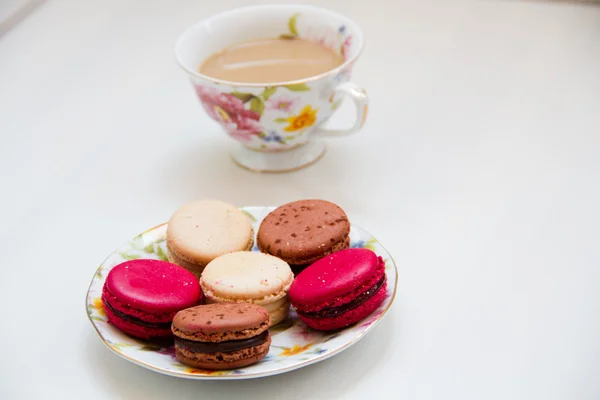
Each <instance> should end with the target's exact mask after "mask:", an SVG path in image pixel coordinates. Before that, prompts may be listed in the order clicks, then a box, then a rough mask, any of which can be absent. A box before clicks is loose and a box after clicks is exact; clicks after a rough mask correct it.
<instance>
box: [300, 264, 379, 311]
mask: <svg viewBox="0 0 600 400" xmlns="http://www.w3.org/2000/svg"><path fill="white" fill-rule="evenodd" d="M384 282H385V274H384V275H383V276H382V277H381V279H380V280H379V282H377V283H376V284H374V285H373V286H371V287H370V288H369V289H368V290H366V291H365V292H363V293H362V294H360V295H359V296H357V297H356V298H355V299H354V300H352V301H350V302H348V303H346V304H342V305H341V306H339V307H333V308H325V309H323V310H320V311H313V312H302V311H299V310H296V312H297V313H298V314H300V315H302V316H304V317H308V318H330V317H337V316H338V315H340V314H343V313H345V312H346V311H349V310H352V309H353V308H356V307H358V306H360V305H361V304H363V303H364V302H366V301H367V300H369V299H370V298H371V297H373V296H375V294H376V293H377V292H378V291H379V289H381V286H383V283H384Z"/></svg>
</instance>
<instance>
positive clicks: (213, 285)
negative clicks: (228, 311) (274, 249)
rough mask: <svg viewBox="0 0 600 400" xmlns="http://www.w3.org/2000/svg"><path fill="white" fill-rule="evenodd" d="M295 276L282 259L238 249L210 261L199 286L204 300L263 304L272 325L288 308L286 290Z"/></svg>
mask: <svg viewBox="0 0 600 400" xmlns="http://www.w3.org/2000/svg"><path fill="white" fill-rule="evenodd" d="M293 279H294V274H293V273H292V270H291V269H290V266H289V265H288V264H287V263H286V262H285V261H283V260H281V259H279V258H277V257H273V256H270V255H268V254H263V253H259V252H251V251H240V252H236V253H229V254H225V255H222V256H221V257H218V258H216V259H214V260H213V261H211V262H210V263H209V264H208V265H207V266H206V268H205V269H204V272H202V276H201V277H200V286H201V287H202V290H203V291H204V294H205V297H206V302H207V303H254V304H258V305H261V306H263V307H264V308H265V309H266V310H267V311H268V312H269V315H270V317H271V325H276V324H278V323H280V322H281V321H283V320H284V319H285V318H286V317H287V315H288V312H289V309H290V299H289V296H288V291H289V289H290V285H291V284H292V281H293Z"/></svg>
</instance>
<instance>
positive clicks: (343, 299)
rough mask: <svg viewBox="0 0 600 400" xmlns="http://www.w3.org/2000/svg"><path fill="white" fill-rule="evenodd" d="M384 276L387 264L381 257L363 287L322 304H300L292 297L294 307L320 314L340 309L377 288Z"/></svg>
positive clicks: (326, 300)
mask: <svg viewBox="0 0 600 400" xmlns="http://www.w3.org/2000/svg"><path fill="white" fill-rule="evenodd" d="M384 275H385V263H384V262H383V259H382V258H381V257H379V258H378V265H377V268H376V269H375V271H374V272H373V275H372V276H371V277H370V278H369V279H367V280H366V281H365V282H364V283H363V284H362V285H361V286H359V287H357V288H356V289H354V290H353V291H351V292H349V293H344V294H342V295H341V296H337V297H331V298H328V299H325V300H323V301H322V302H320V303H309V304H306V305H304V304H300V303H298V302H296V301H295V298H293V297H291V296H290V297H291V300H292V304H293V305H294V307H296V308H297V309H298V310H300V311H304V312H318V311H320V310H323V309H326V308H335V307H340V306H343V305H344V304H347V303H349V302H351V301H352V300H354V299H355V298H357V297H358V296H360V295H361V294H363V293H364V292H366V291H367V290H369V289H370V288H372V287H373V286H375V284H376V283H377V282H380V281H381V278H383V277H384Z"/></svg>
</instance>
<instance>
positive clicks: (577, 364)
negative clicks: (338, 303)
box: [0, 0, 600, 400]
mask: <svg viewBox="0 0 600 400" xmlns="http://www.w3.org/2000/svg"><path fill="white" fill-rule="evenodd" d="M254 3H266V2H262V1H260V2H250V1H235V0H219V1H200V0H190V1H177V2H175V1H142V0H139V1H124V0H105V1H68V0H62V1H61V0H49V1H47V2H46V3H45V4H43V5H41V6H40V7H39V8H37V9H36V10H35V11H34V12H33V13H32V15H30V16H29V17H28V18H26V19H25V20H23V21H22V22H21V23H19V24H18V25H17V26H16V27H15V28H14V29H12V30H11V31H10V32H8V33H7V34H5V35H4V36H3V37H0V140H1V142H0V171H1V172H0V174H1V175H0V176H1V182H0V188H1V193H2V195H1V196H0V235H1V236H0V238H1V242H0V243H2V250H1V252H0V265H1V266H2V270H3V275H2V277H1V278H0V296H1V301H0V318H1V321H2V322H1V324H2V328H1V329H0V343H1V344H2V353H1V354H2V356H1V358H0V398H2V399H34V398H60V399H66V398H85V399H94V398H99V399H104V398H126V399H136V398H139V399H162V398H176V399H197V398H206V399H208V398H210V399H217V398H244V399H266V398H286V399H317V398H323V399H332V398H336V399H337V398H344V399H365V398H370V399H377V398H394V399H460V400H467V399H545V400H550V399H577V400H582V399H598V398H600V381H599V380H598V376H599V375H600V339H599V338H600V228H599V226H600V7H598V6H592V5H583V4H579V5H577V4H565V3H558V2H539V1H494V0H489V1H477V2H470V1H440V2H435V3H434V2H426V1H414V2H408V1H393V2H385V1H383V0H370V1H343V0H339V1H333V0H331V1H325V0H323V1H320V2H317V1H315V2H312V4H317V5H323V6H326V7H328V8H331V9H334V10H337V11H340V12H343V13H345V14H347V15H348V16H349V17H351V18H353V19H355V20H356V21H357V22H358V23H359V24H360V25H361V26H362V27H363V29H364V33H365V35H366V42H367V47H366V49H365V51H364V53H363V56H362V57H361V59H360V62H359V63H358V64H357V67H356V69H355V76H354V81H355V82H356V83H357V84H359V85H362V86H364V87H365V88H366V89H367V91H368V93H369V95H370V98H371V107H370V115H369V119H368V121H367V124H366V126H365V128H364V130H363V131H362V132H360V133H359V134H357V135H355V136H353V137H350V138H346V139H339V140H331V141H329V142H328V153H327V155H326V156H325V158H323V159H322V160H321V161H320V162H318V163H317V164H315V165H313V166H311V167H309V168H307V169H304V170H301V171H298V172H295V173H290V174H274V175H261V174H254V173H251V172H248V171H245V170H242V169H240V168H238V167H237V166H236V165H234V164H233V163H232V162H231V160H230V158H229V156H228V149H229V146H230V144H231V142H230V140H229V139H228V138H227V137H226V136H225V135H224V134H223V133H222V132H221V131H220V129H219V127H218V126H217V125H216V124H215V123H213V122H212V121H211V120H209V118H208V117H207V116H206V115H205V114H204V112H203V111H202V109H201V107H200V105H199V103H198V101H197V99H196V98H195V95H194V93H193V90H192V89H191V87H190V86H189V84H188V81H187V78H186V76H185V74H184V73H183V72H182V71H181V70H180V69H179V68H178V66H177V65H176V64H175V61H174V56H173V43H174V41H175V40H176V38H177V36H178V35H179V34H180V33H181V31H182V30H183V29H185V27H187V26H188V25H189V24H191V23H193V22H195V21H196V20H198V19H201V18H203V17H207V16H209V15H211V14H214V13H216V12H218V11H221V10H226V9H230V8H232V7H235V6H241V5H248V4H254ZM386 4H387V5H386ZM391 4H393V5H391ZM347 106H349V105H347ZM336 117H337V118H336V120H335V121H334V123H337V124H339V125H344V124H349V120H350V119H351V118H352V109H351V107H346V106H344V107H343V108H342V109H341V110H340V113H339V114H338V115H337V116H336ZM205 197H212V198H219V199H222V200H225V201H228V202H231V203H234V204H236V205H278V204H282V203H284V202H287V201H291V200H296V199H301V198H312V197H318V198H323V199H328V200H331V201H334V202H337V203H338V204H339V205H340V206H342V207H343V208H344V209H345V210H346V211H347V213H348V215H349V216H350V218H351V220H352V221H353V222H354V223H355V224H358V225H359V226H362V227H364V228H366V229H367V230H368V231H369V232H371V233H372V234H374V235H375V236H376V237H377V238H378V239H379V240H380V241H381V242H382V244H383V245H384V246H386V247H387V248H388V250H389V251H390V252H391V253H392V254H393V256H394V258H395V260H396V262H397V263H398V266H399V272H400V275H399V277H400V280H399V293H398V296H397V297H396V302H395V305H394V306H393V307H392V309H391V312H390V313H389V314H388V316H387V317H386V318H385V320H384V321H383V322H382V323H381V324H380V325H378V326H377V328H376V329H374V331H373V332H371V334H369V335H368V336H367V337H366V338H365V339H364V340H362V341H361V342H359V343H358V344H357V345H356V346H354V347H352V348H350V349H349V350H347V351H346V352H344V353H342V354H340V355H338V356H336V357H333V358H332V359H330V360H327V361H325V362H322V363H319V364H317V365H314V366H310V367H307V368H304V369H301V370H298V371H295V372H292V373H288V374H284V375H280V376H276V377H271V378H266V379H258V380H252V381H243V382H200V381H187V380H182V379H177V378H171V377H167V376H162V375H159V374H156V373H154V372H151V371H148V370H145V369H143V368H141V367H138V366H136V365H133V364H131V363H129V362H127V361H125V360H122V359H120V358H119V357H117V356H115V355H114V354H112V353H111V352H110V351H109V350H108V349H107V348H105V347H104V345H103V344H102V343H101V342H100V340H99V339H98V338H97V337H96V333H95V332H94V330H93V328H92V326H91V324H90V323H89V321H88V319H87V317H86V314H85V307H84V306H85V304H84V298H85V293H86V289H87V286H88V284H89V281H90V280H91V278H92V275H93V274H94V271H95V269H96V268H97V266H98V265H99V263H100V262H101V261H102V260H103V259H104V257H105V256H107V255H108V254H109V253H110V252H111V251H112V250H113V249H114V248H116V247H117V246H119V245H120V244H122V243H123V242H125V241H127V240H128V239H130V238H131V237H133V236H135V235H136V234H138V233H139V232H141V231H143V230H145V229H147V228H150V227H152V226H155V225H157V224H159V223H162V222H164V221H166V220H167V219H168V217H169V216H170V215H171V213H172V212H173V211H174V210H175V209H176V208H177V207H179V206H180V205H181V204H182V203H184V202H186V201H189V200H192V199H198V198H205Z"/></svg>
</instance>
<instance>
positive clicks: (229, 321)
mask: <svg viewBox="0 0 600 400" xmlns="http://www.w3.org/2000/svg"><path fill="white" fill-rule="evenodd" d="M268 328H269V313H268V312H267V310H265V309H264V308H263V307H261V306H259V305H256V304H249V303H228V304H207V305H201V306H196V307H192V308H188V309H186V310H183V311H180V312H178V313H177V314H176V315H175V318H174V319H173V325H172V331H173V335H175V355H176V356H177V359H178V360H179V361H181V362H182V363H184V364H186V365H189V366H192V367H195V368H204V369H234V368H241V367H245V366H248V365H251V364H254V363H256V362H257V361H259V360H260V359H262V358H263V357H265V356H266V355H267V353H268V352H269V346H270V345H271V336H270V335H269V330H268Z"/></svg>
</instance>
